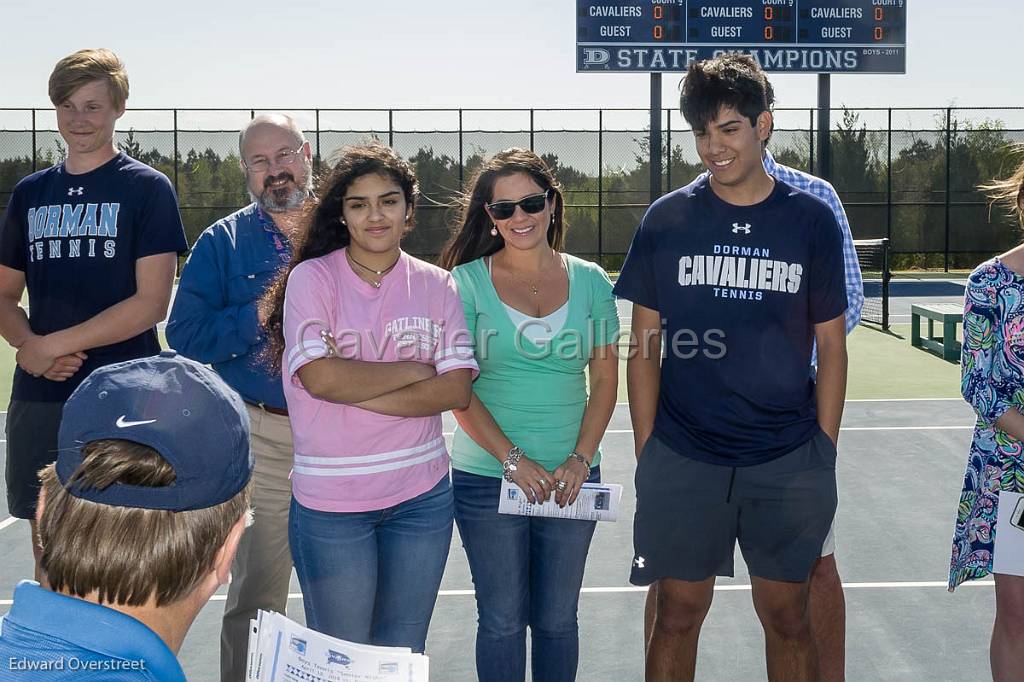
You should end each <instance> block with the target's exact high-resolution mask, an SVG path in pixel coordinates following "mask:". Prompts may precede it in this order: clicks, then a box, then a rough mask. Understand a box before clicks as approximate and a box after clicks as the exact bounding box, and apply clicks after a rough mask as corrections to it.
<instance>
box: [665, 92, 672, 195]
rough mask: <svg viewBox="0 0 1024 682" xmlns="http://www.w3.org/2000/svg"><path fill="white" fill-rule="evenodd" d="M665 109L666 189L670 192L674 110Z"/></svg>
mask: <svg viewBox="0 0 1024 682" xmlns="http://www.w3.org/2000/svg"><path fill="white" fill-rule="evenodd" d="M665 111H666V115H667V119H666V123H665V152H666V154H665V191H666V192H668V191H670V190H671V189H672V110H671V109H666V110H665Z"/></svg>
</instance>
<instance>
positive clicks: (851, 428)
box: [441, 424, 974, 436]
mask: <svg viewBox="0 0 1024 682" xmlns="http://www.w3.org/2000/svg"><path fill="white" fill-rule="evenodd" d="M973 428H974V424H970V425H968V426H843V427H842V428H840V429H839V430H840V431H968V430H971V429H973ZM609 433H633V429H606V430H605V435H607V434H609ZM441 435H442V436H454V435H455V432H454V431H445V432H443V433H442V434H441Z"/></svg>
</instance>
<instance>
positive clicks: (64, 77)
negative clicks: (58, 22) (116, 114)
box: [49, 47, 128, 111]
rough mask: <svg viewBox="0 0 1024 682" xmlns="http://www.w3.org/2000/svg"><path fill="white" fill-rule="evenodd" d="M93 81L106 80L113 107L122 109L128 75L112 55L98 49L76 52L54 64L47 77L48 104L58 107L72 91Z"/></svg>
mask: <svg viewBox="0 0 1024 682" xmlns="http://www.w3.org/2000/svg"><path fill="white" fill-rule="evenodd" d="M97 80H102V81H106V83H107V85H108V86H109V88H110V100H111V102H113V104H114V108H115V109H117V110H119V111H120V110H122V109H124V103H125V101H126V100H127V99H128V72H127V71H125V68H124V62H122V61H121V59H120V58H119V57H118V56H117V55H116V54H114V53H113V52H111V51H110V50H108V49H106V48H102V47H101V48H98V49H92V50H79V51H78V52H75V53H74V54H70V55H68V56H67V57H64V59H61V60H60V61H59V62H57V66H55V67H53V73H51V74H50V87H49V93H50V101H51V102H53V106H55V107H59V106H60V105H61V104H62V103H63V102H65V101H66V100H67V99H68V98H69V97H71V95H72V94H73V93H74V92H75V90H77V89H78V88H80V87H82V86H83V85H85V84H86V83H91V82H92V81H97Z"/></svg>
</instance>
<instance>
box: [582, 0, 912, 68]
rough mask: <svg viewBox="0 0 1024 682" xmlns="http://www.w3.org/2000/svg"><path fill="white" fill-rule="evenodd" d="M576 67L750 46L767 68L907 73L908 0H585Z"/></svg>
mask: <svg viewBox="0 0 1024 682" xmlns="http://www.w3.org/2000/svg"><path fill="white" fill-rule="evenodd" d="M576 8H577V20H576V70H577V71H578V72H584V73H595V72H596V73H601V72H608V71H630V72H662V71H683V70H685V69H686V67H687V65H688V64H689V63H690V62H692V61H695V60H698V59H706V58H708V57H713V56H715V55H718V54H722V53H725V52H746V53H748V54H750V55H751V56H753V57H754V58H755V59H756V60H757V61H758V63H760V64H761V67H762V68H763V69H764V70H766V71H782V72H793V73H906V70H907V55H906V47H907V1H906V0H632V1H629V0H577V2H576Z"/></svg>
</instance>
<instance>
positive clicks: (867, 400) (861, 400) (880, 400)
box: [615, 398, 967, 407]
mask: <svg viewBox="0 0 1024 682" xmlns="http://www.w3.org/2000/svg"><path fill="white" fill-rule="evenodd" d="M949 400H957V401H960V402H963V403H966V402H967V401H965V400H964V399H963V398H849V399H847V400H846V402H848V403H922V402H939V401H949ZM628 405H629V403H615V406H616V407H623V406H628Z"/></svg>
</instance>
